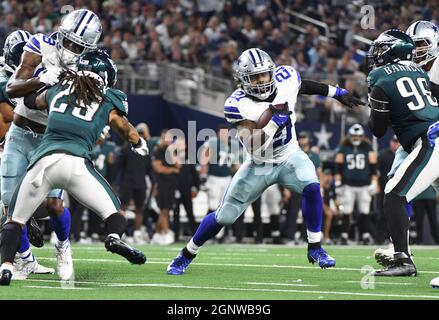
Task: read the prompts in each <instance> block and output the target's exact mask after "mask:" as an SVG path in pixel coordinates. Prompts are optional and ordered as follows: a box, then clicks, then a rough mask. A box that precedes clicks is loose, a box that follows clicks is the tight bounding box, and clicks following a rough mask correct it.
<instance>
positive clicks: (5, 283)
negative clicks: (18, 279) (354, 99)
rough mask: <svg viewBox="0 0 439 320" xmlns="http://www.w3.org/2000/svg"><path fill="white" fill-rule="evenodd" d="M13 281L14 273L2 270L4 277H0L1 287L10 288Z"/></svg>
mask: <svg viewBox="0 0 439 320" xmlns="http://www.w3.org/2000/svg"><path fill="white" fill-rule="evenodd" d="M11 279H12V272H11V271H10V270H8V269H3V270H2V275H1V277H0V286H9V284H10V283H11Z"/></svg>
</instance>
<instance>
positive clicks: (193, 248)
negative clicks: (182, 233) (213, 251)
mask: <svg viewBox="0 0 439 320" xmlns="http://www.w3.org/2000/svg"><path fill="white" fill-rule="evenodd" d="M186 249H187V251H189V252H190V253H191V254H197V253H198V250H199V249H200V247H199V246H197V245H196V244H195V243H194V241H193V240H192V239H191V240H189V242H188V244H187V245H186Z"/></svg>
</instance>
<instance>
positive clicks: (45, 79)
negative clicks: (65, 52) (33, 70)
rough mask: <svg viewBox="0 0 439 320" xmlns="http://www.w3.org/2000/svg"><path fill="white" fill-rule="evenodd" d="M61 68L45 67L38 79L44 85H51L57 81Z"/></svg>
mask: <svg viewBox="0 0 439 320" xmlns="http://www.w3.org/2000/svg"><path fill="white" fill-rule="evenodd" d="M62 71H63V70H62V69H61V68H47V69H46V70H44V71H43V72H42V73H41V75H40V81H41V82H42V83H44V84H45V85H46V86H49V87H51V86H53V85H55V84H57V83H58V82H59V79H58V77H59V75H60V74H61V72H62Z"/></svg>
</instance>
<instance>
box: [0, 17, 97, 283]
mask: <svg viewBox="0 0 439 320" xmlns="http://www.w3.org/2000/svg"><path fill="white" fill-rule="evenodd" d="M101 32H102V26H101V23H100V21H99V18H98V17H97V16H96V14H94V13H93V12H92V11H90V10H86V9H80V10H75V11H72V12H71V13H69V14H68V15H67V16H66V17H65V18H64V19H63V20H62V23H61V25H60V27H59V29H58V32H57V39H53V38H51V37H48V36H46V35H44V34H41V33H39V34H35V35H34V36H32V37H31V38H30V39H29V40H28V41H27V43H26V45H25V47H24V52H23V55H22V57H21V63H20V65H19V66H18V68H17V70H16V71H15V73H14V74H13V75H12V77H11V79H10V80H9V82H8V84H7V87H6V92H7V94H8V95H9V97H10V98H22V99H19V102H18V103H17V106H16V108H15V110H14V113H15V114H14V119H13V123H12V125H11V128H10V130H9V132H8V135H7V137H6V145H5V150H4V156H3V157H2V190H1V192H2V200H3V202H4V204H5V207H8V206H9V202H10V199H11V195H12V193H13V191H14V189H15V187H16V186H17V184H18V183H19V181H20V179H21V177H22V176H23V175H24V174H25V172H26V168H27V166H28V164H29V160H30V156H31V154H32V152H33V150H35V148H36V147H37V146H38V145H39V144H40V142H41V140H42V137H43V133H44V131H45V129H46V126H47V118H48V114H47V112H46V111H40V110H31V109H29V108H26V106H25V104H26V99H28V98H30V99H32V96H33V95H36V94H37V91H38V90H40V89H42V88H44V87H47V86H52V85H54V84H56V83H57V82H58V76H59V75H60V74H61V72H62V71H63V69H66V68H73V66H74V65H75V64H76V61H77V59H78V57H79V56H80V55H81V54H82V53H84V52H86V51H88V50H94V49H96V48H97V42H98V41H99V38H100V35H101ZM62 195H63V191H62V190H52V191H51V192H50V193H49V195H48V198H47V200H46V208H47V210H48V212H49V214H50V216H51V218H50V219H51V220H50V221H51V225H52V228H53V229H54V231H55V233H56V235H57V238H58V243H56V244H55V249H56V250H55V252H56V256H57V273H58V275H59V277H60V279H61V280H68V279H70V278H71V276H72V275H73V262H72V257H71V249H70V242H69V234H70V212H69V211H68V209H67V208H64V207H63V200H62V198H63V197H62ZM29 254H30V255H32V253H30V251H29ZM28 269H29V271H30V270H31V268H28ZM26 276H27V275H26V274H25V275H24V278H25V277H26Z"/></svg>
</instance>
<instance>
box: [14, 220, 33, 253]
mask: <svg viewBox="0 0 439 320" xmlns="http://www.w3.org/2000/svg"><path fill="white" fill-rule="evenodd" d="M29 248H30V242H29V238H28V237H27V227H26V225H24V227H23V231H22V235H21V241H20V246H19V247H18V250H17V252H18V253H20V254H21V253H24V252H26V251H27V250H29Z"/></svg>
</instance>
